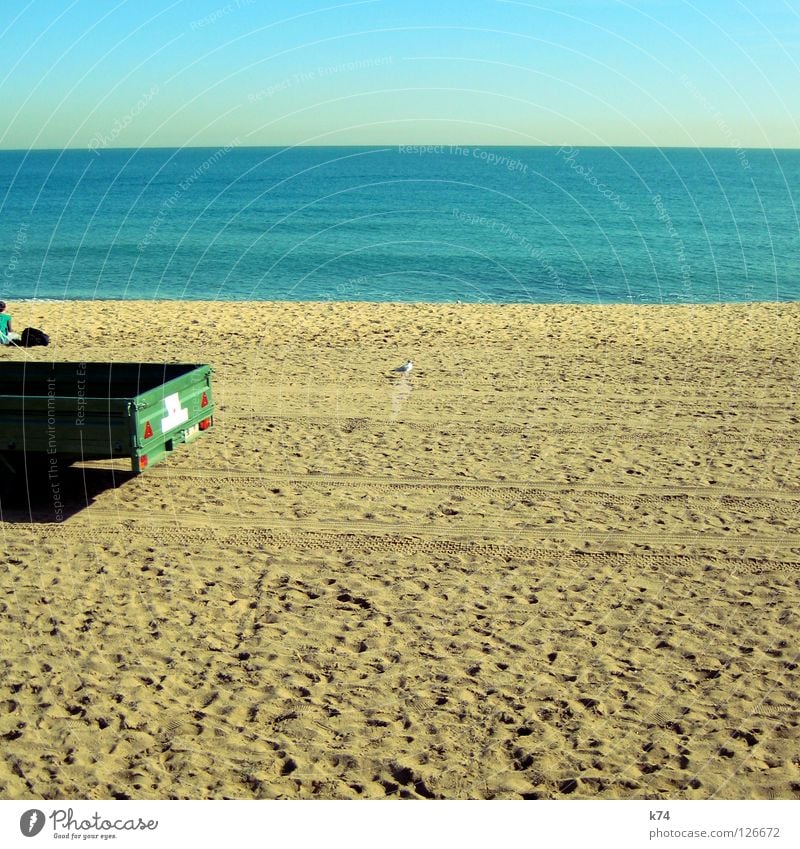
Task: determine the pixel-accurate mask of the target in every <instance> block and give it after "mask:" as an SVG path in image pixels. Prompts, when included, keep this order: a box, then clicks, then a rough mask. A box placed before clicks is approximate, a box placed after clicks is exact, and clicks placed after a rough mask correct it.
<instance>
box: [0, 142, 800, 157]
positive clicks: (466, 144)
mask: <svg viewBox="0 0 800 849" xmlns="http://www.w3.org/2000/svg"><path fill="white" fill-rule="evenodd" d="M229 146H231V145H229V143H228V142H225V143H223V144H196V145H161V144H159V145H140V146H138V147H130V146H119V147H118V146H111V145H109V146H108V147H102V148H97V147H89V146H88V145H87V146H85V147H83V146H80V147H28V148H25V147H0V153H32V152H38V153H56V152H60V153H64V152H67V151H70V152H72V151H84V152H86V153H94V154H100V153H101V152H102V151H104V150H116V151H137V150H216V149H219V148H222V147H229ZM231 147H232V148H235V149H238V150H264V149H269V150H279V149H283V150H292V149H294V148H345V147H346V148H354V147H358V148H369V149H372V148H379V147H388V148H399V147H414V148H437V147H439V148H447V147H449V148H455V147H480V148H492V147H496V148H543V149H547V148H558V149H559V150H560V149H562V148H575V149H579V148H580V149H584V150H585V149H592V150H732V151H737V150H771V151H779V150H780V151H790V150H800V145H798V146H796V147H773V146H769V145H755V146H746V145H737V146H735V147H734V146H733V145H702V144H699V145H682V144H665V145H658V144H571V143H563V144H475V143H474V142H414V143H401V142H375V143H373V144H302V143H301V144H249V145H246V144H237V145H232V146H231Z"/></svg>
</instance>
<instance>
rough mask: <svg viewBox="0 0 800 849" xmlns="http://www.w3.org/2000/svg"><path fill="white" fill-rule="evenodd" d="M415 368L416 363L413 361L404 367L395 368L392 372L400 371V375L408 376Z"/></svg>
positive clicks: (407, 361)
mask: <svg viewBox="0 0 800 849" xmlns="http://www.w3.org/2000/svg"><path fill="white" fill-rule="evenodd" d="M412 368H414V363H413V362H412V361H411V360H406V361H405V362H404V363H403V365H401V366H398V367H397V368H393V369H392V371H399V372H400V374H408V373H409V372H410V371H411V369H412Z"/></svg>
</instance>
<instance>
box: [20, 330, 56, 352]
mask: <svg viewBox="0 0 800 849" xmlns="http://www.w3.org/2000/svg"><path fill="white" fill-rule="evenodd" d="M17 344H18V345H19V346H20V347H21V348H33V347H35V346H36V345H49V344H50V337H49V336H48V335H47V334H46V333H45V332H44V331H43V330H37V329H36V328H35V327H26V328H25V329H24V330H23V331H22V333H20V334H19V342H18V343H17Z"/></svg>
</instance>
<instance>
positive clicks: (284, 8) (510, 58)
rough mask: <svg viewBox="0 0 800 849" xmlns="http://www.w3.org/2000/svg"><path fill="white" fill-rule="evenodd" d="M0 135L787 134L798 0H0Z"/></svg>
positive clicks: (796, 121) (147, 142)
mask: <svg viewBox="0 0 800 849" xmlns="http://www.w3.org/2000/svg"><path fill="white" fill-rule="evenodd" d="M0 55H2V57H3V61H2V64H0V103H2V120H0V147H2V148H6V149H8V148H21V149H28V148H43V147H49V148H64V147H84V148H85V147H86V146H87V145H95V146H111V147H139V146H184V145H188V146H218V145H223V144H230V143H234V142H235V143H237V144H241V145H285V144H423V143H429V144H435V143H458V142H462V143H469V144H482V145H489V144H552V145H561V144H572V145H576V146H577V145H663V146H671V145H680V146H687V145H688V146H725V147H738V146H742V147H798V146H800V144H799V142H800V2H798V0H741V2H739V0H693V2H688V0H687V2H684V0H627V1H626V2H618V1H616V0H614V1H612V0H574V2H569V0H567V2H554V0H541V2H499V0H460V2H454V1H453V0H366V2H348V3H335V2H323V0H294V2H283V0H277V2H269V1H268V0H229V2H228V0H175V2H169V0H117V2H114V0H104V2H100V0H3V2H2V6H0Z"/></svg>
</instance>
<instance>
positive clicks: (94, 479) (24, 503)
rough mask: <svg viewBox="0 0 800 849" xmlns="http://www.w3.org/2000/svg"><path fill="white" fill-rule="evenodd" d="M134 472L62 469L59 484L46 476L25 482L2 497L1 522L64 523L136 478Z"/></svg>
mask: <svg viewBox="0 0 800 849" xmlns="http://www.w3.org/2000/svg"><path fill="white" fill-rule="evenodd" d="M135 477H136V475H135V474H134V473H133V472H132V471H130V470H129V469H127V470H122V469H109V468H91V467H87V466H67V467H66V468H61V469H59V475H58V479H57V481H49V480H47V479H46V478H43V477H42V476H39V477H38V478H37V479H36V480H32V479H30V478H29V479H28V480H24V481H22V483H21V484H19V485H17V486H16V488H15V489H14V490H13V491H11V492H5V493H3V495H2V496H0V521H3V522H8V523H10V524H20V523H24V524H32V523H33V524H52V523H59V522H63V521H64V520H66V519H69V518H70V517H71V516H74V515H75V514H76V513H80V512H81V510H85V509H86V508H87V507H90V506H91V504H92V502H93V501H94V500H95V499H96V498H97V497H98V496H99V495H101V494H102V493H104V492H106V491H107V490H110V489H116V488H117V487H118V486H121V485H122V484H124V483H126V482H127V481H129V480H132V479H133V478H135Z"/></svg>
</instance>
